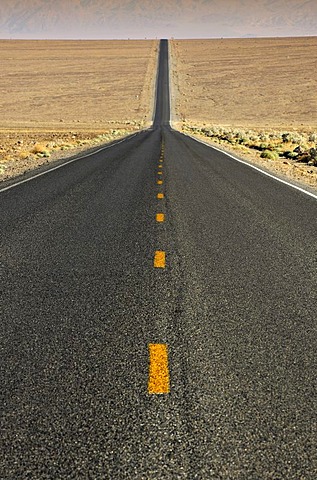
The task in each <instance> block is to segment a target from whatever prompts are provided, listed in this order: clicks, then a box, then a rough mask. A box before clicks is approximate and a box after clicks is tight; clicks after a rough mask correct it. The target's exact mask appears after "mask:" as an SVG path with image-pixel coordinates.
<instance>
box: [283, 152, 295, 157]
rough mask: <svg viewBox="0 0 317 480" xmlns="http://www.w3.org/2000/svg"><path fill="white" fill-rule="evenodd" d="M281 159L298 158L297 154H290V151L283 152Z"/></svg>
mask: <svg viewBox="0 0 317 480" xmlns="http://www.w3.org/2000/svg"><path fill="white" fill-rule="evenodd" d="M283 157H285V158H290V159H294V158H297V157H298V153H296V152H290V151H285V152H283Z"/></svg>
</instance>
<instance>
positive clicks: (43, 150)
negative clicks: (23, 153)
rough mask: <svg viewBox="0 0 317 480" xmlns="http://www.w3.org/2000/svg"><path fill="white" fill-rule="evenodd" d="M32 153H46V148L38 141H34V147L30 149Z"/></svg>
mask: <svg viewBox="0 0 317 480" xmlns="http://www.w3.org/2000/svg"><path fill="white" fill-rule="evenodd" d="M31 152H32V153H46V152H47V148H46V147H45V146H44V145H41V144H40V143H36V144H35V145H34V147H33V148H32V150H31Z"/></svg>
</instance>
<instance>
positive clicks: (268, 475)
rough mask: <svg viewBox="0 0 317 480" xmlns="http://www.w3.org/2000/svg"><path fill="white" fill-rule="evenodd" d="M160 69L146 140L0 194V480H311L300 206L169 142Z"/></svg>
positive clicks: (314, 451) (314, 281)
mask: <svg viewBox="0 0 317 480" xmlns="http://www.w3.org/2000/svg"><path fill="white" fill-rule="evenodd" d="M166 54H167V44H166V42H162V43H161V58H160V69H161V70H160V72H161V74H160V75H159V82H158V99H157V110H156V116H155V120H154V125H153V128H152V129H151V130H149V131H146V132H143V133H140V134H138V135H137V136H135V137H133V138H130V139H128V140H126V141H124V142H122V143H120V144H119V145H117V146H114V147H112V148H109V149H107V150H105V151H104V152H99V153H97V154H95V155H94V156H91V157H88V158H84V159H81V160H78V161H76V162H74V163H72V164H69V165H65V166H64V167H62V168H60V169H58V170H55V171H52V172H49V173H47V174H45V175H43V176H41V177H38V178H36V179H34V180H32V181H29V182H27V183H24V184H21V185H19V186H17V187H14V188H12V189H10V190H6V191H3V192H2V193H0V222H1V236H0V255H1V260H0V261H1V263H0V274H1V323H0V340H1V409H2V416H1V440H0V441H1V444H2V445H1V453H0V460H1V463H0V478H1V479H13V480H15V479H32V480H33V479H111V480H113V479H136V480H138V479H146V480H148V479H151V480H152V479H155V480H159V479H190V480H191V479H206V480H209V479H228V480H229V479H230V480H231V479H243V480H249V479H252V480H263V479H274V480H278V479H281V480H282V479H283V480H291V479H294V480H299V479H300V480H315V479H316V478H317V448H316V447H317V429H316V426H317V423H316V410H317V402H316V398H317V395H316V393H317V389H316V383H317V382H316V372H317V365H316V363H317V361H316V358H317V356H316V355H317V348H316V347H317V335H316V333H317V332H316V323H317V314H316V311H317V308H316V307H317V298H316V297H317V295H316V292H317V274H316V271H317V248H316V247H317V240H316V239H317V215H316V213H317V201H316V200H315V199H313V198H311V197H309V196H307V195H305V194H303V193H301V192H299V191H296V190H294V189H292V188H290V187H288V186H286V185H283V184H281V183H279V182H277V181H275V180H272V179H270V178H268V177H266V176H264V175H262V174H260V173H258V172H256V171H255V170H252V169H251V168H249V167H248V166H246V165H243V164H240V163H238V162H235V161H234V160H232V159H230V158H229V157H226V156H225V155H224V154H222V153H219V152H217V151H215V150H212V149H210V148H209V147H207V146H205V145H202V144H200V143H198V142H195V141H194V140H192V139H190V138H188V137H185V136H183V135H181V134H180V133H177V132H175V131H173V130H171V129H170V127H169V126H168V119H169V106H168V83H167V78H168V76H167V74H168V66H167V55H166ZM161 135H162V137H163V140H164V143H165V155H164V164H163V180H164V183H163V185H162V187H159V186H158V185H156V180H157V178H158V175H157V165H158V160H159V156H160V149H161ZM161 188H162V191H163V192H164V193H165V199H164V200H157V199H156V194H157V192H158V191H160V190H161ZM0 189H1V187H0ZM160 211H162V212H163V213H165V214H166V222H165V223H162V224H159V223H157V222H155V214H156V213H157V212H160ZM159 249H162V250H164V251H165V252H166V268H165V269H154V268H153V255H154V251H155V250H159ZM149 343H167V344H168V348H169V367H170V378H171V392H170V393H169V394H168V395H149V394H148V393H147V380H148V344H149Z"/></svg>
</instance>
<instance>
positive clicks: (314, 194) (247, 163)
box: [171, 127, 317, 200]
mask: <svg viewBox="0 0 317 480" xmlns="http://www.w3.org/2000/svg"><path fill="white" fill-rule="evenodd" d="M171 128H172V129H173V130H175V131H176V132H178V133H180V134H181V135H185V136H186V137H189V138H191V139H192V140H195V141H196V142H199V143H202V144H203V145H206V146H207V147H209V148H211V149H214V150H217V151H218V152H220V153H223V154H224V155H227V156H228V157H230V158H232V159H233V160H235V161H237V162H239V163H243V164H244V165H247V166H248V167H250V168H253V169H254V170H257V171H258V172H260V173H262V174H263V175H266V176H267V177H271V178H273V179H274V180H277V181H278V182H280V183H283V184H284V185H288V186H289V187H292V188H294V189H296V190H298V191H300V192H302V193H305V194H306V195H309V196H310V197H312V198H314V199H315V200H317V194H316V193H315V192H313V191H310V190H307V189H306V188H304V187H303V186H300V185H297V184H296V183H292V182H291V181H288V180H285V179H283V178H281V177H278V176H276V175H274V174H272V173H270V172H268V171H266V170H264V169H263V168H261V167H258V166H256V165H254V164H253V163H251V162H248V161H247V160H244V159H242V158H239V157H236V156H234V155H233V154H232V153H229V152H226V151H225V150H222V149H221V148H218V147H215V146H213V145H210V143H207V142H204V141H203V140H201V139H199V138H197V137H194V136H192V135H189V134H187V133H184V132H180V131H179V130H177V129H175V128H173V127H171Z"/></svg>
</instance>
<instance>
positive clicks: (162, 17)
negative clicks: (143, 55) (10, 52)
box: [0, 0, 317, 38]
mask: <svg viewBox="0 0 317 480" xmlns="http://www.w3.org/2000/svg"><path fill="white" fill-rule="evenodd" d="M164 35H165V36H181V37H186V36H189V37H190V36H202V37H206V36H210V37H215V36H224V37H225V36H274V35H288V36H292V35H317V1H316V0H302V1H299V0H262V1H255V0H174V1H170V0H169V1H164V0H163V1H162V0H161V1H157V0H141V1H139V0H67V1H65V0H54V1H47V0H1V4H0V37H2V38H8V37H14V38H32V37H33V38H111V37H112V38H128V37H131V38H136V37H139V38H144V37H156V36H158V37H160V36H164Z"/></svg>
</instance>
